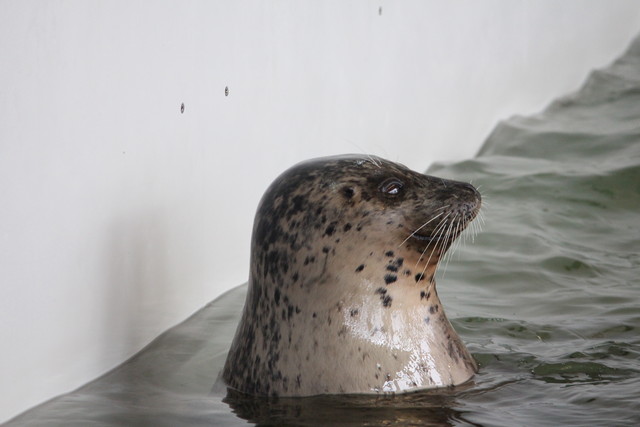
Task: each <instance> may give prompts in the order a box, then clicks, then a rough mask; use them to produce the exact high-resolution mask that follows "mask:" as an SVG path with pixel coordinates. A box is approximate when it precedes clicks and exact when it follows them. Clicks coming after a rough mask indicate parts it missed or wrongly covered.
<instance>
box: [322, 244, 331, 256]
mask: <svg viewBox="0 0 640 427" xmlns="http://www.w3.org/2000/svg"><path fill="white" fill-rule="evenodd" d="M330 250H331V248H330V247H328V246H325V247H324V248H322V253H323V254H328V253H329V251H330Z"/></svg>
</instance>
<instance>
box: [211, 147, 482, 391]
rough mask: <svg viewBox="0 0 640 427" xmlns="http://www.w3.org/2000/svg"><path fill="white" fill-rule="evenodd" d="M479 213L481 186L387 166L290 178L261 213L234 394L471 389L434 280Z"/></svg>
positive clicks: (234, 354)
mask: <svg viewBox="0 0 640 427" xmlns="http://www.w3.org/2000/svg"><path fill="white" fill-rule="evenodd" d="M479 208H480V195H479V193H478V192H477V191H476V189H475V188H474V187H472V186H471V185H469V184H466V183H461V182H455V181H449V180H443V179H440V178H435V177H431V176H426V175H423V174H420V173H417V172H413V171H411V170H409V169H407V168H406V167H404V166H402V165H399V164H396V163H393V162H389V161H387V160H383V159H380V158H375V157H374V158H367V159H365V158H362V156H339V157H328V158H321V159H316V160H311V161H307V162H303V163H300V164H298V165H296V166H294V167H293V168H291V169H289V170H288V171H286V172H285V173H283V174H282V175H281V176H280V177H278V178H277V179H276V181H275V182H274V183H273V184H272V185H271V186H270V187H269V189H268V190H267V192H266V193H265V195H264V196H263V198H262V200H261V202H260V205H259V207H258V211H257V213H256V218H255V222H254V228H253V237H252V248H251V273H250V278H249V290H248V294H247V299H246V303H245V307H244V312H243V315H242V319H241V321H240V324H239V326H238V330H237V332H236V335H235V338H234V340H233V344H232V346H231V350H230V351H229V355H228V357H227V361H226V363H225V367H224V371H223V379H224V381H225V382H226V383H227V385H228V386H229V387H231V388H233V389H235V390H238V391H241V392H245V393H249V394H256V395H272V396H310V395H317V394H324V393H384V392H404V391H411V390H416V389H421V388H432V387H440V386H448V385H456V384H461V383H463V382H465V381H467V380H468V379H469V378H471V377H472V376H473V374H474V373H475V372H476V369H477V368H476V364H475V362H474V360H473V358H472V356H471V355H470V354H469V352H468V351H467V349H466V348H465V346H464V344H463V343H462V341H461V340H460V338H459V337H458V335H457V334H456V332H455V331H454V329H453V328H452V326H451V324H450V323H449V321H448V320H447V318H446V316H445V314H444V311H443V309H442V305H441V303H440V300H439V298H438V295H437V293H436V289H435V281H434V274H435V270H436V267H437V265H438V261H439V260H440V258H441V257H442V256H443V255H444V253H445V252H446V250H447V249H448V248H449V247H450V245H451V243H452V242H453V241H454V240H455V238H456V237H457V236H458V235H459V234H460V232H462V230H463V229H464V228H465V227H466V226H467V224H468V223H469V222H470V221H471V220H473V219H474V218H475V216H476V214H477V212H478V210H479Z"/></svg>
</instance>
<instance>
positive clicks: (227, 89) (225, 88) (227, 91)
mask: <svg viewBox="0 0 640 427" xmlns="http://www.w3.org/2000/svg"><path fill="white" fill-rule="evenodd" d="M224 96H229V86H225V87H224Z"/></svg>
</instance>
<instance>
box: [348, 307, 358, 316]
mask: <svg viewBox="0 0 640 427" xmlns="http://www.w3.org/2000/svg"><path fill="white" fill-rule="evenodd" d="M349 314H351V317H353V316H357V315H358V309H357V308H354V309H351V311H350V312H349Z"/></svg>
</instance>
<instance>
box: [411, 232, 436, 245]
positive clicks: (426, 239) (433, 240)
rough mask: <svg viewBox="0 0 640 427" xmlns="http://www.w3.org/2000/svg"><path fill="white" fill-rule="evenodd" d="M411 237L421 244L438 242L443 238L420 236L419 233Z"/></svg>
mask: <svg viewBox="0 0 640 427" xmlns="http://www.w3.org/2000/svg"><path fill="white" fill-rule="evenodd" d="M411 237H413V238H414V239H416V240H420V241H422V242H427V243H431V242H439V241H441V240H442V238H443V236H426V235H424V234H420V233H413V234H412V235H411Z"/></svg>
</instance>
